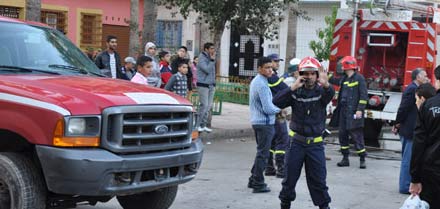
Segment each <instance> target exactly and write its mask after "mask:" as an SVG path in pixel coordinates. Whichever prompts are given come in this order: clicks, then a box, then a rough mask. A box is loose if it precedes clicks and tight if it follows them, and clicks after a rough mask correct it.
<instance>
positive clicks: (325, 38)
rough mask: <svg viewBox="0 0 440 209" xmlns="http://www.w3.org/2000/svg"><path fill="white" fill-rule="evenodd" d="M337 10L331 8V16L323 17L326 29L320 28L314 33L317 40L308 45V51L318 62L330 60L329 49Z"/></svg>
mask: <svg viewBox="0 0 440 209" xmlns="http://www.w3.org/2000/svg"><path fill="white" fill-rule="evenodd" d="M337 12H338V9H337V8H336V7H332V15H331V16H327V17H325V24H326V25H327V27H325V28H320V29H318V30H317V31H316V34H317V35H318V38H319V40H318V41H311V42H310V43H309V47H310V49H311V50H312V51H313V52H314V53H315V56H316V57H317V58H318V59H320V60H328V59H329V58H330V47H331V46H332V42H333V32H334V28H335V21H336V14H337Z"/></svg>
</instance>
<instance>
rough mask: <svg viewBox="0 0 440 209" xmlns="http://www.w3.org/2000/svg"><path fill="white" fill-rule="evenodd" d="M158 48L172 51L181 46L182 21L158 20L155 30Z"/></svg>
mask: <svg viewBox="0 0 440 209" xmlns="http://www.w3.org/2000/svg"><path fill="white" fill-rule="evenodd" d="M156 42H157V43H156V44H157V46H158V48H162V49H166V50H169V51H174V50H176V49H177V48H179V47H180V46H181V45H182V21H165V20H158V21H157V28H156Z"/></svg>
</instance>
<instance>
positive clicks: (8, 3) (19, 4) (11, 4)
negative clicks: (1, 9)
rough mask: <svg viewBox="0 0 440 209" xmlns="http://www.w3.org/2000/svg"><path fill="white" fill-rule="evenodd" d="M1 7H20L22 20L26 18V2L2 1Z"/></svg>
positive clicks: (17, 0)
mask: <svg viewBox="0 0 440 209" xmlns="http://www.w3.org/2000/svg"><path fill="white" fill-rule="evenodd" d="M1 6H9V7H18V8H21V9H20V20H24V19H25V17H26V0H2V1H1Z"/></svg>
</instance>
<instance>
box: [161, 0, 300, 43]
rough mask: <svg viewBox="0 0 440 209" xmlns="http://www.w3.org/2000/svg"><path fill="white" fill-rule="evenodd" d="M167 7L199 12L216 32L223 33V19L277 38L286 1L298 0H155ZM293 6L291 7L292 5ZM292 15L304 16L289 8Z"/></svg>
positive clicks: (184, 12)
mask: <svg viewBox="0 0 440 209" xmlns="http://www.w3.org/2000/svg"><path fill="white" fill-rule="evenodd" d="M157 1H158V3H159V4H160V5H166V6H167V7H168V8H172V7H175V6H177V7H179V8H180V11H179V12H180V13H181V14H182V15H183V16H184V17H185V18H186V17H188V15H189V13H190V12H193V11H194V12H198V13H200V14H202V16H203V20H202V21H205V23H207V24H209V26H210V28H211V30H212V31H213V32H214V33H216V34H218V33H221V32H223V30H224V28H225V24H226V22H227V21H231V25H233V26H234V27H236V29H238V30H239V31H240V32H241V33H248V34H255V35H261V36H264V37H266V38H277V37H278V34H277V33H278V27H279V22H280V21H282V20H283V19H284V16H283V15H284V13H283V12H284V11H286V10H287V9H288V8H289V4H291V3H292V4H297V3H298V1H299V0H157ZM292 8H293V7H292ZM293 10H294V11H293V12H294V14H296V15H299V16H305V12H304V11H299V10H297V9H293Z"/></svg>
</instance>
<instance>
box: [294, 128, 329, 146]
mask: <svg viewBox="0 0 440 209" xmlns="http://www.w3.org/2000/svg"><path fill="white" fill-rule="evenodd" d="M289 136H291V137H293V136H295V132H294V131H292V130H289ZM311 141H312V140H307V144H310V142H311ZM318 142H322V136H318V137H315V138H313V143H318Z"/></svg>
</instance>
